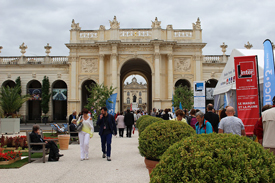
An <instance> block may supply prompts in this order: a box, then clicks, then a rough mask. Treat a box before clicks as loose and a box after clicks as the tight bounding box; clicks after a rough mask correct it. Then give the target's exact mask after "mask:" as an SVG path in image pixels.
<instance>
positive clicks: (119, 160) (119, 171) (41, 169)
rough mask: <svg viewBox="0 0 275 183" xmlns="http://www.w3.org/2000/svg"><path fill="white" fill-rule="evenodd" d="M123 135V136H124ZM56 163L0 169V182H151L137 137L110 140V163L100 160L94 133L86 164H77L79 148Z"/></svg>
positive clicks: (98, 146) (38, 161)
mask: <svg viewBox="0 0 275 183" xmlns="http://www.w3.org/2000/svg"><path fill="white" fill-rule="evenodd" d="M124 135H125V134H124ZM60 153H62V154H64V156H63V157H61V158H60V160H59V161H58V162H47V161H46V163H43V162H42V159H39V160H36V161H34V162H32V163H29V164H27V165H25V166H23V167H21V168H19V169H0V182H6V183H9V182H20V183H24V182H26V183H32V182H64V183H65V182H66V183H70V182H82V183H85V182H89V183H91V182H96V183H97V182H98V183H105V182H106V183H108V182H112V183H116V182H117V183H124V182H125V183H146V182H149V181H150V178H149V174H148V170H147V169H146V167H145V164H144V158H143V157H141V156H140V154H139V151H138V134H135V135H134V136H132V138H126V137H124V138H119V137H117V138H116V137H115V136H113V139H112V153H111V158H112V161H110V162H109V161H107V160H106V158H105V159H103V158H102V152H101V145H100V137H99V135H98V133H97V132H96V133H95V134H94V137H93V138H92V139H91V140H90V148H89V160H84V161H80V147H79V145H78V144H72V145H70V146H69V149H68V150H61V152H60Z"/></svg>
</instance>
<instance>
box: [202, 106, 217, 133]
mask: <svg viewBox="0 0 275 183" xmlns="http://www.w3.org/2000/svg"><path fill="white" fill-rule="evenodd" d="M204 119H206V120H207V121H209V122H210V123H211V125H212V127H213V129H214V131H215V132H216V133H218V132H219V129H218V125H219V121H220V119H219V115H217V114H215V113H213V105H212V104H208V105H207V113H205V114H204Z"/></svg>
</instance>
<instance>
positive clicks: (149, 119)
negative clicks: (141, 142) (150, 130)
mask: <svg viewBox="0 0 275 183" xmlns="http://www.w3.org/2000/svg"><path fill="white" fill-rule="evenodd" d="M157 121H163V119H162V118H158V117H152V116H151V117H147V118H145V119H144V120H142V121H141V122H140V124H139V128H138V132H139V134H141V132H143V131H144V130H145V128H146V127H147V126H149V125H151V124H153V123H155V122H157Z"/></svg>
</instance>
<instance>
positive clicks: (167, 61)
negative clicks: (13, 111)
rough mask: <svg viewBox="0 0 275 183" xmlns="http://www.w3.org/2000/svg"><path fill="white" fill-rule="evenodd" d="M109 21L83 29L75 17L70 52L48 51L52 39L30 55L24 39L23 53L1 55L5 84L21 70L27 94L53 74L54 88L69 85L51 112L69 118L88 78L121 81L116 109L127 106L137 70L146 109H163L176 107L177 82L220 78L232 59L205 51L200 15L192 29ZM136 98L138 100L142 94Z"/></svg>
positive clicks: (24, 111) (0, 79)
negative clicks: (128, 84) (128, 85)
mask: <svg viewBox="0 0 275 183" xmlns="http://www.w3.org/2000/svg"><path fill="white" fill-rule="evenodd" d="M109 22H110V29H106V28H105V26H103V25H100V26H99V29H98V30H81V28H80V27H79V24H78V23H75V21H74V20H73V21H72V24H71V30H70V42H69V43H67V44H66V46H67V47H68V49H69V51H70V53H69V56H59V57H52V56H49V53H50V49H51V47H50V46H49V45H47V46H45V49H46V53H47V56H41V57H26V56H24V53H25V52H26V51H25V50H26V49H27V46H26V45H24V44H22V45H21V46H20V49H21V53H22V56H21V57H0V63H1V64H0V85H2V84H4V85H7V83H11V81H15V79H16V78H17V77H18V76H20V77H21V80H22V83H21V84H22V86H23V87H22V92H23V94H26V93H27V84H28V83H29V82H30V81H32V80H37V81H39V82H40V83H42V79H43V77H44V76H45V75H46V76H48V77H49V80H50V83H51V85H52V84H53V83H54V86H51V90H53V89H55V88H56V89H57V88H58V89H59V88H60V89H62V91H64V92H65V90H67V91H66V92H65V93H66V95H67V96H66V104H65V103H64V102H59V101H51V104H50V112H49V114H50V118H51V119H53V118H55V119H57V118H60V119H64V113H66V112H67V116H68V115H69V114H70V113H71V112H72V111H73V110H76V111H78V112H79V111H80V110H81V108H82V107H83V106H85V104H86V101H87V97H88V94H87V92H86V91H85V88H86V87H85V86H86V84H88V85H90V84H93V83H98V84H101V83H104V84H105V85H107V86H111V85H112V86H113V87H117V89H116V90H115V93H118V95H117V96H118V97H117V101H116V111H121V110H123V109H124V106H123V105H124V104H123V100H122V99H123V98H125V93H124V92H123V85H124V84H123V83H124V81H125V79H126V78H127V77H128V76H130V75H132V74H137V75H141V76H142V77H144V78H145V80H146V83H147V91H148V92H147V99H145V100H143V99H142V103H146V107H147V110H150V109H152V108H153V107H155V108H157V109H164V108H167V107H171V100H172V93H173V90H174V87H175V86H176V85H178V84H186V85H188V86H189V87H191V89H192V88H193V81H208V80H210V79H215V80H217V79H218V78H219V77H220V74H221V73H222V71H223V68H224V66H225V64H226V62H227V57H228V56H227V55H225V49H223V53H224V54H223V55H202V49H203V48H204V47H205V45H206V43H203V42H202V29H201V22H200V20H199V19H197V21H196V23H193V26H192V29H173V26H172V25H167V27H166V29H162V28H161V22H160V21H158V19H157V18H156V19H155V20H154V21H152V25H151V28H145V29H139V28H137V29H124V28H123V29H121V28H120V23H119V22H118V21H117V19H116V17H114V19H113V20H112V21H109ZM224 46H226V45H224ZM0 51H1V50H0ZM57 81H60V82H57ZM11 84H12V83H11ZM58 85H60V86H58ZM131 100H132V98H131V99H130V101H131ZM136 100H137V102H139V96H136ZM126 101H127V100H126ZM27 105H29V104H24V106H23V107H22V108H21V110H20V113H21V114H22V115H23V116H27V115H28V111H29V110H30V109H27ZM60 107H61V108H65V107H66V108H67V109H66V112H65V111H64V110H62V111H61V112H56V111H53V110H58V109H57V108H60ZM28 108H30V105H29V107H28ZM57 120H58V119H57Z"/></svg>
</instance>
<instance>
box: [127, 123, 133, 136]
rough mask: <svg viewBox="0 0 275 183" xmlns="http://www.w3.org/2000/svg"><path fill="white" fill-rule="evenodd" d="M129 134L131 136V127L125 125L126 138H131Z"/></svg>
mask: <svg viewBox="0 0 275 183" xmlns="http://www.w3.org/2000/svg"><path fill="white" fill-rule="evenodd" d="M131 134H132V125H127V131H126V136H127V137H131Z"/></svg>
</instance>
